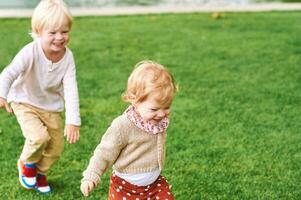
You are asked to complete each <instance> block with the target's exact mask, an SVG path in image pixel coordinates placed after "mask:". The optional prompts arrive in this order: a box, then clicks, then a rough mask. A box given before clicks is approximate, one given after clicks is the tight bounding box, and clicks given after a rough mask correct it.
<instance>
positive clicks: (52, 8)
mask: <svg viewBox="0 0 301 200" xmlns="http://www.w3.org/2000/svg"><path fill="white" fill-rule="evenodd" d="M66 22H67V23H68V25H69V27H70V28H71V26H72V22H73V18H72V15H71V13H70V11H69V9H68V7H67V5H66V4H65V3H64V1H62V0H41V1H40V3H39V4H38V5H37V7H36V8H35V9H34V12H33V15H32V18H31V30H32V32H31V36H32V37H33V38H36V37H37V36H38V35H39V33H40V31H41V30H42V29H43V28H45V27H49V26H50V27H55V28H60V27H61V26H62V25H63V24H64V23H66Z"/></svg>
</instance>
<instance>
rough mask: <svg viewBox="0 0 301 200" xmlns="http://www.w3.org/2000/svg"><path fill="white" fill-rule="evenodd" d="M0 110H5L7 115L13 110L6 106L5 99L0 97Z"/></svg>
mask: <svg viewBox="0 0 301 200" xmlns="http://www.w3.org/2000/svg"><path fill="white" fill-rule="evenodd" d="M0 108H5V110H6V111H7V112H8V113H13V110H12V109H11V107H10V106H9V105H8V103H7V101H6V99H4V98H2V97H0Z"/></svg>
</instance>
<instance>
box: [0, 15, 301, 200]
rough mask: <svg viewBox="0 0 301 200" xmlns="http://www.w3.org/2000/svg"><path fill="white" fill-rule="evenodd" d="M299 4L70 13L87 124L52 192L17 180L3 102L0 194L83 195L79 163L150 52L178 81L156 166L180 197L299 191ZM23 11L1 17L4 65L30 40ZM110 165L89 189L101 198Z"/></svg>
mask: <svg viewBox="0 0 301 200" xmlns="http://www.w3.org/2000/svg"><path fill="white" fill-rule="evenodd" d="M300 19H301V13H300V12H267V13H226V15H225V17H224V18H223V19H220V20H214V19H212V18H211V15H210V14H164V15H144V16H115V17H83V18H76V19H75V24H74V27H73V32H72V41H71V44H70V48H71V49H72V50H73V52H74V55H75V58H76V63H77V69H78V70H77V74H78V84H79V91H80V100H81V115H82V121H83V125H82V128H81V140H80V142H79V143H76V144H75V145H69V144H67V143H66V146H65V151H64V153H63V155H62V157H61V159H60V160H59V162H58V163H56V165H54V167H53V168H52V170H51V171H50V173H49V180H50V183H51V184H52V186H53V194H52V195H50V196H40V195H38V194H36V193H35V192H34V191H25V190H24V189H22V188H21V186H20V185H19V184H18V179H17V169H16V161H17V159H18V156H19V154H20V151H21V149H22V145H23V141H24V140H23V137H22V134H21V132H20V129H19V127H18V124H17V122H16V119H15V118H14V117H13V116H9V115H8V114H6V113H4V111H1V112H0V149H1V154H0V164H1V170H0V180H1V184H0V199H20V200H21V199H22V200H23V199H26V200H28V199H66V200H70V199H84V198H82V196H81V193H80V191H79V185H80V179H81V173H82V171H83V170H84V169H85V167H86V166H87V163H88V160H89V158H90V156H91V154H92V152H93V150H94V148H95V147H96V145H97V144H98V142H99V140H100V138H101V136H102V134H103V133H104V131H105V130H106V128H107V127H108V126H109V124H110V122H111V121H112V119H114V118H115V117H116V116H118V115H119V114H120V113H122V112H123V110H124V109H125V108H126V104H125V103H123V102H122V101H121V100H120V95H121V93H122V92H123V90H124V88H125V85H126V80H127V77H128V75H129V74H130V72H131V70H132V68H133V66H134V64H135V63H137V62H138V61H140V60H143V59H153V60H156V61H157V62H160V63H162V64H163V65H165V66H167V67H168V68H169V69H170V70H171V71H172V73H173V74H174V76H175V79H176V81H177V83H178V85H179V87H180V92H179V93H178V95H177V96H176V98H175V100H174V104H173V115H172V123H171V125H170V128H169V136H168V141H167V160H166V165H165V169H164V171H163V175H165V176H166V177H167V178H168V180H169V182H170V183H171V184H172V186H173V187H172V190H173V192H174V194H175V196H176V199H179V200H185V199H191V200H199V199H225V200H229V199H231V200H235V199H237V200H241V199H244V200H245V199H254V200H255V199H256V200H257V199H283V200H287V199H300V198H301V191H300V187H301V181H300V180H301V170H300V165H301V151H300V147H301V145H300V144H301V134H300V130H301V123H300V121H301V114H300V113H301V101H300V100H301V86H300V80H301V73H300V64H301V56H300V55H301V50H300V48H301V38H300V32H301V26H300ZM29 29H30V21H29V19H1V20H0V38H1V46H0V68H1V69H3V68H4V67H5V66H6V65H7V64H8V63H9V62H10V60H11V59H12V58H13V56H14V55H15V54H16V53H17V52H18V50H19V49H20V48H22V47H23V46H24V45H25V44H26V43H28V42H29V41H31V39H30V37H29V36H28V35H27V33H28V32H29ZM108 175H109V173H107V174H106V175H105V176H104V178H103V179H102V180H103V183H102V185H101V186H100V187H97V189H96V190H94V191H93V192H92V193H91V196H90V198H88V199H106V197H107V192H108V184H109V183H108Z"/></svg>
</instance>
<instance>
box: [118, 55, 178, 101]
mask: <svg viewBox="0 0 301 200" xmlns="http://www.w3.org/2000/svg"><path fill="white" fill-rule="evenodd" d="M176 91H177V87H176V85H175V83H174V79H173V76H172V75H171V73H170V72H169V71H168V70H167V69H166V68H165V67H163V66H162V65H160V64H158V63H156V62H153V61H149V60H147V61H141V62H139V63H138V64H136V66H135V69H134V70H133V72H132V73H131V75H130V77H129V79H128V83H127V89H126V91H125V93H124V94H123V96H122V97H123V100H124V101H127V102H130V103H140V102H143V101H144V100H146V99H147V98H148V97H149V96H152V97H153V98H154V99H155V100H156V101H157V102H158V103H159V104H161V105H170V104H171V102H172V99H173V96H174V94H175V93H176Z"/></svg>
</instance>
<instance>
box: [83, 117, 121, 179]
mask: <svg viewBox="0 0 301 200" xmlns="http://www.w3.org/2000/svg"><path fill="white" fill-rule="evenodd" d="M122 135H123V134H122V133H121V130H120V128H119V125H118V121H117V120H114V121H113V123H112V124H111V126H110V127H109V128H108V130H107V131H106V133H105V134H104V135H103V137H102V139H101V142H100V144H99V145H98V146H97V147H96V149H95V151H94V154H93V156H92V157H91V159H90V162H89V165H88V167H87V169H86V170H85V171H84V172H83V179H82V183H84V182H85V181H91V182H93V183H94V184H95V185H97V184H98V183H100V178H101V176H102V175H103V174H104V173H105V171H106V170H107V169H108V168H110V167H111V166H112V165H113V164H114V163H115V160H116V159H117V158H118V155H119V154H120V151H121V150H122V148H123V147H124V144H123V143H124V142H122Z"/></svg>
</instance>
